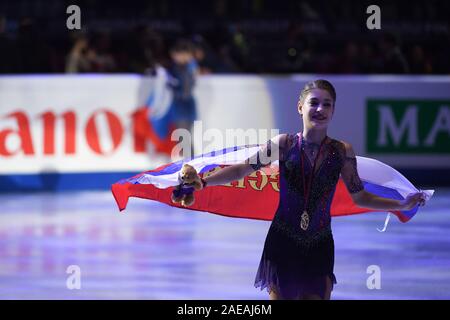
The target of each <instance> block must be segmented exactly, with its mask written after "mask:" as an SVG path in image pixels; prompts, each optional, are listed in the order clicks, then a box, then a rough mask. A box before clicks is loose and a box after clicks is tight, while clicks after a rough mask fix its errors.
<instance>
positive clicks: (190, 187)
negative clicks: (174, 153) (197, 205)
mask: <svg viewBox="0 0 450 320" xmlns="http://www.w3.org/2000/svg"><path fill="white" fill-rule="evenodd" d="M178 180H179V181H180V184H179V185H178V186H176V187H175V189H174V190H173V191H172V202H173V203H179V202H181V205H182V206H184V207H189V206H191V205H192V204H193V203H194V191H195V190H201V189H203V186H204V183H203V182H202V179H201V178H200V176H199V175H198V174H197V171H196V170H195V168H194V167H192V166H190V165H188V164H184V165H183V168H181V171H180V175H179V177H178Z"/></svg>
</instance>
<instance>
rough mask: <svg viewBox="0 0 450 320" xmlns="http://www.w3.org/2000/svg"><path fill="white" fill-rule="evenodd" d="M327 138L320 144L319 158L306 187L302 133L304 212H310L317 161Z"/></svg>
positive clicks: (301, 136)
mask: <svg viewBox="0 0 450 320" xmlns="http://www.w3.org/2000/svg"><path fill="white" fill-rule="evenodd" d="M326 138H327V137H326V136H325V138H324V139H323V140H322V142H321V143H320V147H319V152H318V153H317V156H316V158H315V159H314V165H313V168H312V172H311V176H310V177H309V183H308V185H306V183H305V166H304V161H303V152H302V149H301V147H302V146H303V134H302V133H300V139H301V140H300V159H301V161H302V180H303V197H304V210H303V211H306V212H308V201H309V193H310V192H311V189H312V182H313V179H314V175H315V171H316V164H317V159H319V157H320V152H321V151H322V146H323V144H324V142H325V140H326Z"/></svg>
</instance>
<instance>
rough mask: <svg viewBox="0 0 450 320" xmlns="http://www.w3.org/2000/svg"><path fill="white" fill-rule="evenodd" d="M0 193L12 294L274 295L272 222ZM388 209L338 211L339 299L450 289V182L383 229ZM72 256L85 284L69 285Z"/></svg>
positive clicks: (2, 268)
mask: <svg viewBox="0 0 450 320" xmlns="http://www.w3.org/2000/svg"><path fill="white" fill-rule="evenodd" d="M0 202H1V204H2V209H1V213H0V298H1V299H207V300H209V299H226V300H228V299H237V300H239V299H250V300H253V299H264V300H265V299H268V294H267V292H265V291H260V290H259V289H256V288H255V287H254V285H253V283H254V278H255V275H256V270H257V267H258V264H259V259H260V257H261V252H262V248H263V245H264V240H265V236H266V232H267V230H268V228H269V225H270V222H264V221H256V220H246V219H236V218H227V217H223V216H219V215H214V214H209V213H204V212H195V211H189V210H182V209H175V208H172V207H169V206H167V205H164V204H159V203H156V202H153V201H148V200H141V199H135V198H133V199H130V202H129V205H128V208H127V210H126V211H124V212H123V213H119V211H118V210H117V207H116V204H115V201H114V199H113V197H112V195H111V193H110V192H107V191H93V192H79V193H76V192H60V193H30V194H3V195H0ZM384 218H385V214H383V213H370V214H363V215H357V216H348V217H337V218H334V219H333V222H332V226H333V234H334V238H335V244H336V261H335V274H336V277H337V281H338V283H337V285H336V286H335V288H334V291H333V293H332V299H450V189H449V188H440V189H437V190H436V192H435V195H434V197H433V198H432V200H431V201H430V202H428V203H427V205H426V206H425V207H423V208H421V210H420V211H419V213H418V214H417V215H416V216H415V217H414V218H413V219H412V220H411V221H410V222H408V223H406V224H403V223H401V222H399V221H398V220H397V219H396V217H392V219H391V223H390V224H389V226H388V228H387V231H386V232H385V233H379V232H378V231H377V230H376V229H377V228H381V227H382V226H383V223H384ZM70 266H76V268H79V269H77V270H79V271H80V280H81V282H80V283H81V288H80V289H69V288H68V286H67V282H68V279H69V280H70V279H73V278H71V277H73V274H71V273H68V272H67V271H68V268H69V267H70ZM370 266H376V267H379V271H380V276H381V278H380V286H381V287H380V289H369V288H368V286H367V280H368V278H369V277H371V276H373V274H372V273H371V270H373V269H372V268H373V267H370ZM376 267H375V268H376ZM69 271H70V269H69ZM368 271H369V273H368ZM369 282H370V281H369ZM69 283H70V281H69ZM69 287H70V286H69Z"/></svg>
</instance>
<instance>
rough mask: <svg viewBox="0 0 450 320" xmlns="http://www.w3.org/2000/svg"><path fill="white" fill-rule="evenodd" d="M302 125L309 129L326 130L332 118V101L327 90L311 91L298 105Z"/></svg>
mask: <svg viewBox="0 0 450 320" xmlns="http://www.w3.org/2000/svg"><path fill="white" fill-rule="evenodd" d="M298 112H299V113H300V115H302V116H303V125H304V126H307V127H309V128H327V127H328V124H329V123H330V121H331V118H332V117H333V112H334V100H333V98H332V97H331V95H330V93H329V92H328V91H327V90H323V89H311V90H310V91H308V92H307V94H306V96H305V97H304V98H303V99H302V100H300V101H299V103H298Z"/></svg>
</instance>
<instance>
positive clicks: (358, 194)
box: [341, 142, 425, 211]
mask: <svg viewBox="0 0 450 320" xmlns="http://www.w3.org/2000/svg"><path fill="white" fill-rule="evenodd" d="M344 145H345V149H346V154H345V160H344V166H343V167H342V171H341V176H342V179H343V181H344V183H345V185H346V186H347V190H348V191H349V193H350V196H351V197H352V200H353V202H354V203H355V204H356V205H357V206H359V207H364V208H368V209H373V210H386V211H391V210H411V209H413V208H414V207H415V206H416V205H417V204H419V205H421V206H423V205H424V204H425V195H424V194H423V193H421V192H417V193H411V194H409V195H408V196H407V197H406V199H405V200H394V199H388V198H383V197H379V196H377V195H375V194H373V193H370V192H368V191H366V190H364V186H363V184H362V182H361V179H360V178H359V175H358V170H357V166H356V156H355V153H354V151H353V148H352V146H351V145H350V144H349V143H345V142H344Z"/></svg>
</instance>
